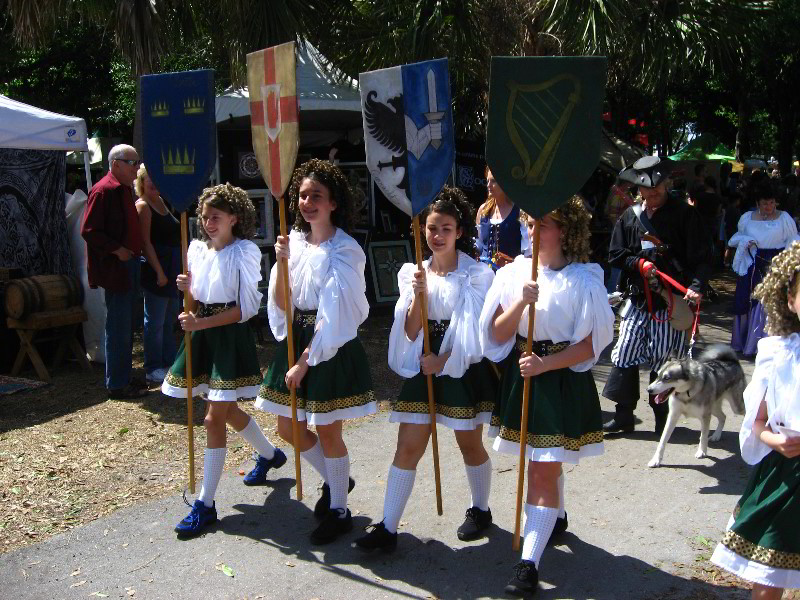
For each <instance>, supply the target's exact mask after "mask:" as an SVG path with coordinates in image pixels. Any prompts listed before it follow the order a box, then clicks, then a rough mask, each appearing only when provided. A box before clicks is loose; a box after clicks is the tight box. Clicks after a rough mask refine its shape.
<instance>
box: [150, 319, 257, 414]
mask: <svg viewBox="0 0 800 600" xmlns="http://www.w3.org/2000/svg"><path fill="white" fill-rule="evenodd" d="M231 306H234V305H233V304H231V305H225V304H209V305H204V304H199V303H198V310H197V316H198V317H208V316H211V315H215V314H218V313H220V312H223V311H225V310H227V309H228V308H230V307H231ZM191 339H192V396H199V395H200V394H206V395H207V397H208V399H209V400H211V401H214V402H219V401H223V402H231V401H235V400H238V399H240V398H255V396H256V394H258V389H259V387H258V386H259V384H260V383H261V369H260V368H259V366H258V352H257V350H256V338H255V335H254V334H253V329H252V328H251V327H250V325H248V324H247V323H232V324H230V325H223V326H222V327H212V328H210V329H201V330H200V331H193V332H192V337H191ZM186 387H187V381H186V348H185V347H184V340H183V339H182V340H181V345H180V348H179V349H178V356H177V358H176V359H175V362H174V363H173V365H172V367H171V368H170V370H169V373H167V376H166V377H165V378H164V383H163V384H161V391H162V392H163V393H164V394H166V395H167V396H172V397H173V398H186Z"/></svg>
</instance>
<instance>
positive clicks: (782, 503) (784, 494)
mask: <svg viewBox="0 0 800 600" xmlns="http://www.w3.org/2000/svg"><path fill="white" fill-rule="evenodd" d="M711 561H712V562H713V563H714V564H716V565H718V566H720V567H722V568H724V569H727V570H728V571H731V572H732V573H735V574H736V575H738V576H739V577H741V578H742V579H746V580H748V581H752V582H755V583H761V584H763V585H768V586H772V587H780V588H800V457H795V458H786V457H785V456H783V455H782V454H780V453H779V452H775V451H773V452H770V453H769V454H768V455H767V456H765V457H764V459H763V460H762V461H761V462H760V463H759V464H758V465H757V466H756V467H755V469H754V470H753V474H752V475H751V476H750V481H749V482H748V483H747V486H746V487H745V490H744V493H743V494H742V497H741V498H740V499H739V502H737V504H736V508H735V510H734V521H733V524H732V525H731V526H730V527H729V528H728V530H727V531H726V532H725V535H724V536H723V538H722V541H721V542H720V543H719V545H718V546H717V548H716V550H714V554H713V556H712V557H711Z"/></svg>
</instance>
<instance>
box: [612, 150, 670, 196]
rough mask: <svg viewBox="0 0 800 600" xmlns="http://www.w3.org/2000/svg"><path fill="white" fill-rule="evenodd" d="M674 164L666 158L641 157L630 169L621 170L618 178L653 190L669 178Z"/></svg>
mask: <svg viewBox="0 0 800 600" xmlns="http://www.w3.org/2000/svg"><path fill="white" fill-rule="evenodd" d="M674 166H675V163H674V162H672V161H671V160H670V159H668V158H659V157H657V156H643V157H642V158H640V159H639V160H637V161H636V162H635V163H633V164H632V165H631V166H630V167H627V168H626V169H622V171H620V173H619V178H620V179H621V180H623V181H627V182H629V183H633V184H635V185H638V186H640V187H646V188H654V187H656V186H657V185H658V184H659V183H661V182H663V181H664V180H665V179H667V177H669V174H670V172H672V168H673V167H674Z"/></svg>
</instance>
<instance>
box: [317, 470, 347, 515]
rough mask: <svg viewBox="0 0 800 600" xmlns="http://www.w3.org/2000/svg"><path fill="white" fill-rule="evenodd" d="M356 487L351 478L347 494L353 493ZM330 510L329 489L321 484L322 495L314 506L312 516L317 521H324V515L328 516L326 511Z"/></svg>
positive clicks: (326, 485)
mask: <svg viewBox="0 0 800 600" xmlns="http://www.w3.org/2000/svg"><path fill="white" fill-rule="evenodd" d="M354 487H356V480H355V479H353V478H352V477H351V478H350V483H349V484H348V485H347V493H348V494H349V493H350V492H352V491H353V488H354ZM330 509H331V488H330V486H329V485H328V484H327V483H323V484H322V495H321V496H320V497H319V500H317V503H316V504H315V505H314V516H315V517H316V518H317V519H324V518H325V515H327V514H328V511H329V510H330Z"/></svg>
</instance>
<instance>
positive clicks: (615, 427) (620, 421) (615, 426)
mask: <svg viewBox="0 0 800 600" xmlns="http://www.w3.org/2000/svg"><path fill="white" fill-rule="evenodd" d="M633 429H634V425H633V411H632V410H631V409H629V408H627V407H621V406H620V405H619V404H617V410H616V412H615V414H614V418H613V419H611V420H610V421H607V422H606V423H604V424H603V431H605V432H606V433H618V432H622V433H632V432H633Z"/></svg>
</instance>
